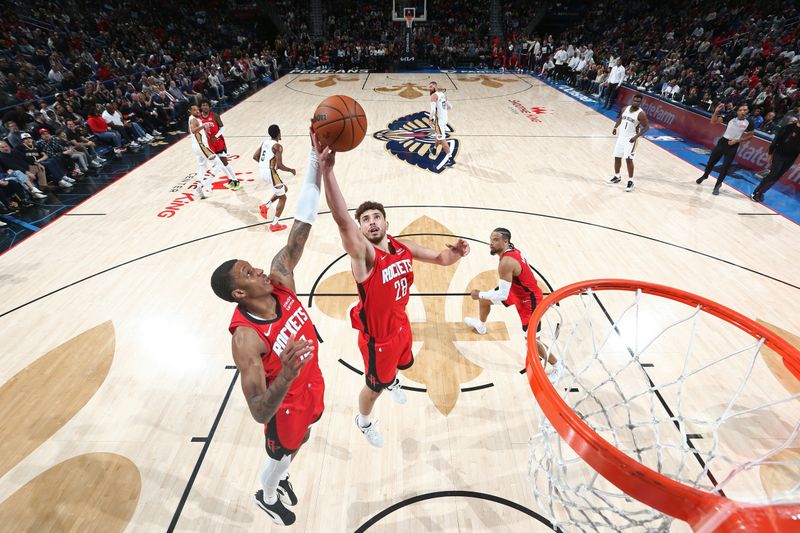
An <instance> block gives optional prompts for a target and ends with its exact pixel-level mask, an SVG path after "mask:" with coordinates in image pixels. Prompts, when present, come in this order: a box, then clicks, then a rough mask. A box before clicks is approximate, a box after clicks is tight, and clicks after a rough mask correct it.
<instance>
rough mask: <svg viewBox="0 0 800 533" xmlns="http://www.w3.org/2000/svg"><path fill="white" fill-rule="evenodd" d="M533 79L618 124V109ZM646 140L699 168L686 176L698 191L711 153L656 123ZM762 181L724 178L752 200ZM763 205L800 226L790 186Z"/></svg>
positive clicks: (798, 196) (749, 207) (775, 190)
mask: <svg viewBox="0 0 800 533" xmlns="http://www.w3.org/2000/svg"><path fill="white" fill-rule="evenodd" d="M530 75H531V76H532V77H533V78H535V79H537V80H539V81H541V82H542V83H544V84H546V85H548V86H550V87H552V88H554V89H555V90H557V91H559V92H561V93H563V94H566V95H567V96H569V97H570V98H572V99H574V100H577V101H578V102H580V103H582V104H584V105H585V106H587V107H589V108H591V109H593V110H595V111H597V112H598V113H600V114H602V115H604V116H606V117H608V118H610V119H611V120H617V115H618V111H617V110H616V109H613V110H609V109H603V108H602V105H601V103H600V101H599V100H598V99H597V98H594V97H592V96H588V95H586V94H584V93H582V92H580V91H578V90H577V89H575V88H573V87H570V86H569V85H567V84H564V83H554V82H551V81H549V80H545V79H542V78H540V77H539V76H537V75H535V74H530ZM609 135H610V131H609ZM658 137H665V138H666V139H658ZM645 138H646V139H648V140H650V141H652V142H653V143H655V144H656V145H658V146H660V147H661V148H663V149H665V150H667V151H668V152H670V153H671V154H673V155H675V156H677V157H679V158H681V159H682V160H684V161H686V162H687V163H689V164H691V165H694V166H695V167H697V168H698V169H699V172H698V173H697V175H691V176H686V187H687V192H688V191H689V190H694V188H695V187H698V185H696V184H695V183H694V180H695V179H697V178H699V177H700V175H701V174H702V171H703V169H704V168H705V166H706V163H707V162H708V154H709V153H711V150H709V149H708V148H706V147H704V146H701V145H699V144H697V143H694V142H692V141H690V140H688V139H686V138H684V137H683V136H681V135H680V134H678V133H675V132H673V131H671V130H669V129H667V128H664V127H662V126H659V125H656V124H654V123H651V124H650V131H648V132H647V134H646V135H645ZM670 138H671V139H670ZM721 163H722V162H721V161H720V164H719V165H718V167H719V166H721ZM715 168H717V167H715ZM715 179H716V178H715V177H714V175H713V174H712V176H711V177H710V178H709V179H708V180H707V181H706V182H705V183H704V184H703V185H702V186H701V187H702V188H703V189H702V190H703V193H706V192H707V193H708V194H709V195H710V194H711V189H712V187H713V184H714V181H715ZM759 181H760V178H759V177H758V176H756V175H755V172H753V171H752V170H750V169H747V168H744V167H742V166H741V165H739V164H738V163H734V164H733V165H731V168H730V170H729V171H728V176H727V177H726V178H725V184H726V185H730V186H731V187H733V188H734V189H736V190H738V191H740V192H742V193H744V194H746V195H747V196H748V197H749V196H750V193H752V192H753V189H755V187H756V185H758V182H759ZM742 201H743V203H742V205H741V211H740V212H742V213H755V212H756V211H757V209H756V205H755V204H754V203H753V202H751V201H750V200H749V199H747V198H743V199H742ZM763 204H764V205H765V206H767V207H769V208H770V209H772V210H774V211H776V212H777V213H780V214H781V215H783V216H785V217H786V218H788V219H789V220H791V221H793V222H795V223H796V224H800V193H799V192H798V191H796V190H795V189H794V188H792V187H791V186H789V185H785V184H783V183H780V182H779V183H776V184H775V185H774V186H773V187H772V189H770V190H769V191H768V192H767V194H766V197H765V200H764V202H763Z"/></svg>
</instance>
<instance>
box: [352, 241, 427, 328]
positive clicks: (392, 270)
mask: <svg viewBox="0 0 800 533" xmlns="http://www.w3.org/2000/svg"><path fill="white" fill-rule="evenodd" d="M387 237H388V238H389V252H384V251H383V250H381V249H379V248H377V247H376V248H375V264H374V265H372V271H371V272H370V273H369V276H368V277H367V279H365V280H364V281H363V282H361V283H357V285H358V296H359V301H358V303H357V304H356V305H355V307H353V308H352V309H351V310H350V321H351V323H352V326H353V327H354V328H355V329H357V330H359V331H362V332H364V333H365V334H367V335H369V336H371V337H374V338H375V339H376V340H379V341H382V340H384V339H387V338H389V337H391V336H393V335H396V334H397V332H398V330H399V329H400V328H401V327H402V326H403V325H406V324H408V316H407V315H406V304H407V303H408V293H409V290H410V289H411V284H412V283H414V271H413V268H412V257H411V250H409V249H408V248H406V247H405V246H403V245H402V244H401V243H400V242H398V241H397V240H396V239H395V238H394V237H392V236H391V235H387Z"/></svg>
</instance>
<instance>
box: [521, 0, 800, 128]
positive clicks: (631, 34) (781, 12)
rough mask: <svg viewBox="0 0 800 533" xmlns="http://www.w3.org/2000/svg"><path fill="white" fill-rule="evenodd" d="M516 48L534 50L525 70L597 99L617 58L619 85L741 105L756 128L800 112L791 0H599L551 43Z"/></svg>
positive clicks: (797, 39)
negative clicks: (647, 0)
mask: <svg viewBox="0 0 800 533" xmlns="http://www.w3.org/2000/svg"><path fill="white" fill-rule="evenodd" d="M523 46H524V47H526V48H527V47H530V48H531V49H533V50H535V51H536V52H535V53H533V54H532V57H533V60H532V66H534V67H535V68H536V69H537V70H538V71H539V72H541V73H542V74H544V75H546V76H555V77H558V78H561V79H564V80H566V81H568V82H569V83H571V84H573V85H575V86H576V87H578V88H580V89H582V90H586V91H594V92H596V93H597V94H598V95H600V96H606V95H607V94H608V93H609V91H608V87H609V77H610V76H611V75H612V72H611V69H612V67H614V66H615V65H616V64H617V63H619V64H620V65H621V66H622V67H623V68H624V80H625V82H626V83H628V84H630V85H633V86H635V87H637V88H638V89H640V90H643V91H648V92H650V93H655V94H657V95H660V96H662V97H663V98H667V99H670V100H674V101H677V102H680V103H682V104H684V105H686V106H691V107H695V108H698V109H702V110H705V111H710V110H712V108H713V107H714V106H716V104H717V103H719V102H722V103H725V104H726V106H727V107H728V108H729V109H732V108H733V107H736V106H738V105H740V104H748V106H749V108H750V113H751V115H752V117H753V119H754V122H755V124H756V127H757V128H758V129H759V130H761V131H762V132H764V133H768V134H772V133H774V132H775V131H776V129H777V128H778V127H779V126H780V125H782V124H784V123H785V122H786V120H788V119H790V118H792V117H794V116H797V115H798V114H800V93H798V91H797V80H798V72H799V71H800V12H799V11H798V8H797V6H796V5H795V4H793V3H787V2H779V1H767V2H745V1H741V0H734V1H729V2H725V3H718V2H713V3H712V2H701V1H698V0H691V1H690V0H677V1H675V2H664V3H662V4H660V5H658V4H656V5H650V6H648V9H646V10H643V9H641V7H640V6H636V5H634V4H631V3H629V2H624V1H622V0H605V1H604V2H602V3H597V4H592V7H591V9H590V10H589V11H588V12H587V13H586V14H585V17H584V19H583V22H582V23H581V24H579V25H576V26H575V27H572V28H570V29H569V31H567V32H565V33H564V34H563V35H560V36H558V37H557V38H556V39H554V38H553V37H552V36H549V37H547V38H544V39H536V38H533V39H531V40H530V41H528V42H526V43H524V44H523ZM612 85H613V84H612Z"/></svg>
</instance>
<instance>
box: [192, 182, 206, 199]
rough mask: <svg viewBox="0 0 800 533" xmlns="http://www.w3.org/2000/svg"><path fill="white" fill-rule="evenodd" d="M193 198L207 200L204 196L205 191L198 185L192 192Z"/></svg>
mask: <svg viewBox="0 0 800 533" xmlns="http://www.w3.org/2000/svg"><path fill="white" fill-rule="evenodd" d="M194 197H195V198H200V199H201V200H205V199H206V198H208V195H207V194H206V190H205V189H204V188H203V187H201V186H199V185H198V186H197V188H196V189H195V190H194Z"/></svg>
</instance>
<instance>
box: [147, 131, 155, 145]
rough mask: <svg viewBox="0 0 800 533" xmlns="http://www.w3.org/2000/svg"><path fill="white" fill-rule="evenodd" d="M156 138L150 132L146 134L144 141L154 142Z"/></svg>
mask: <svg viewBox="0 0 800 533" xmlns="http://www.w3.org/2000/svg"><path fill="white" fill-rule="evenodd" d="M155 140H156V138H155V137H153V136H152V135H150V134H149V133H148V134H147V135H145V136H144V141H145V142H148V143H151V142H153V141H155Z"/></svg>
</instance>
